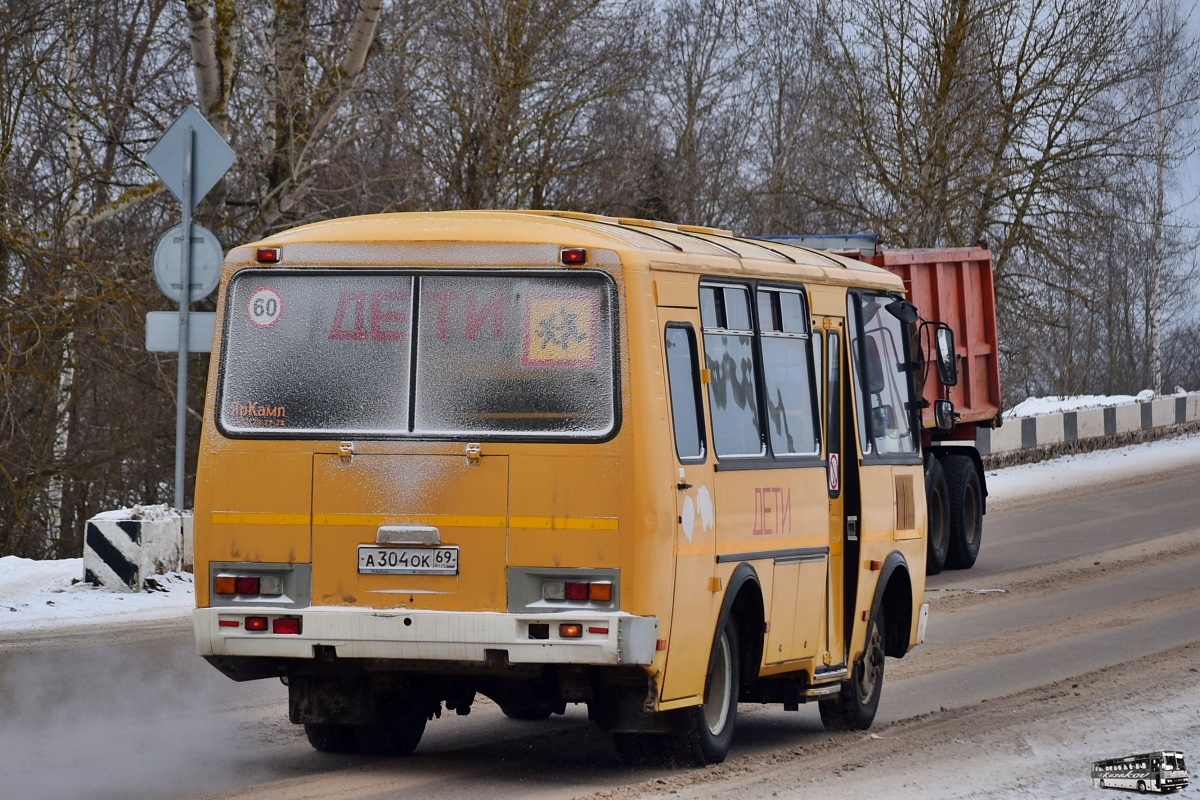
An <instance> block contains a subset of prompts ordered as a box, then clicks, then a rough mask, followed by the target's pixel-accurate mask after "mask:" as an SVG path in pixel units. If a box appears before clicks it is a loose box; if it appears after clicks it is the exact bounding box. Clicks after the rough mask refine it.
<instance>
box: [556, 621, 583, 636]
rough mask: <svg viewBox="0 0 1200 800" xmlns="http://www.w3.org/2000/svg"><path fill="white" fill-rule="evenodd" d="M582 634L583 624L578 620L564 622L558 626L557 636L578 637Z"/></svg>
mask: <svg viewBox="0 0 1200 800" xmlns="http://www.w3.org/2000/svg"><path fill="white" fill-rule="evenodd" d="M582 636H583V626H582V625H580V624H579V623H578V622H564V623H563V624H561V625H559V626H558V638H560V639H579V638H582Z"/></svg>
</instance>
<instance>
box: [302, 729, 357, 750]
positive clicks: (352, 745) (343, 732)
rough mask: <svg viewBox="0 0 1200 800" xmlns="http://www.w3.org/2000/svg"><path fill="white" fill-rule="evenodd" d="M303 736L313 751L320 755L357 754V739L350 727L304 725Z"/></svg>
mask: <svg viewBox="0 0 1200 800" xmlns="http://www.w3.org/2000/svg"><path fill="white" fill-rule="evenodd" d="M304 735H305V736H307V737H308V743H309V744H311V745H312V747H313V749H314V750H317V751H319V752H321V753H357V752H358V739H357V738H356V737H355V735H354V728H353V727H352V726H350V725H332V724H327V723H320V722H306V723H304Z"/></svg>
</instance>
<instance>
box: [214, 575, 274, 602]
mask: <svg viewBox="0 0 1200 800" xmlns="http://www.w3.org/2000/svg"><path fill="white" fill-rule="evenodd" d="M213 593H214V594H218V595H241V596H243V597H253V596H259V597H279V596H280V595H282V594H283V576H282V575H279V574H272V575H231V574H229V573H227V572H222V573H218V574H217V575H216V576H215V577H214V578H213Z"/></svg>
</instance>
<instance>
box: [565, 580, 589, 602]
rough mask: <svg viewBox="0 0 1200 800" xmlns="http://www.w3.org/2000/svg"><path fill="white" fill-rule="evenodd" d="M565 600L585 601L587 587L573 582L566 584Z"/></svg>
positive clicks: (584, 584)
mask: <svg viewBox="0 0 1200 800" xmlns="http://www.w3.org/2000/svg"><path fill="white" fill-rule="evenodd" d="M567 599H568V600H587V599H588V585H587V584H586V583H577V582H574V581H571V582H568V583H567Z"/></svg>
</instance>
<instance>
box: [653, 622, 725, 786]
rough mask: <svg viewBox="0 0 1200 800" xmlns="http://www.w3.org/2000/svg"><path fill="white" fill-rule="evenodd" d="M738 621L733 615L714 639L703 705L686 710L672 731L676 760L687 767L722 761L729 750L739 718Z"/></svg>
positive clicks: (671, 736)
mask: <svg viewBox="0 0 1200 800" xmlns="http://www.w3.org/2000/svg"><path fill="white" fill-rule="evenodd" d="M740 644H741V643H740V641H739V639H738V632H737V627H736V625H735V620H734V619H733V618H732V617H730V618H729V619H727V620H726V621H725V623H724V625H723V626H722V627H721V632H720V633H719V634H718V635H717V639H716V641H715V642H713V651H712V655H711V657H710V658H709V663H708V680H707V682H706V683H705V688H704V704H703V705H701V706H696V707H694V708H689V709H685V710H684V711H683V712H682V713H681V714H680V717H679V724H678V726H677V728H676V729H675V730H674V731H672V733H671V734H670V738H671V744H672V746H673V750H674V755H675V761H676V762H677V763H679V764H681V765H687V766H705V765H707V764H719V763H720V762H722V761H724V760H725V756H726V755H727V754H728V753H729V745H730V743H731V742H732V741H733V727H734V722H735V720H736V719H737V705H738V691H739V687H740V685H741V675H740V674H739V669H740V663H741V648H740Z"/></svg>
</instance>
